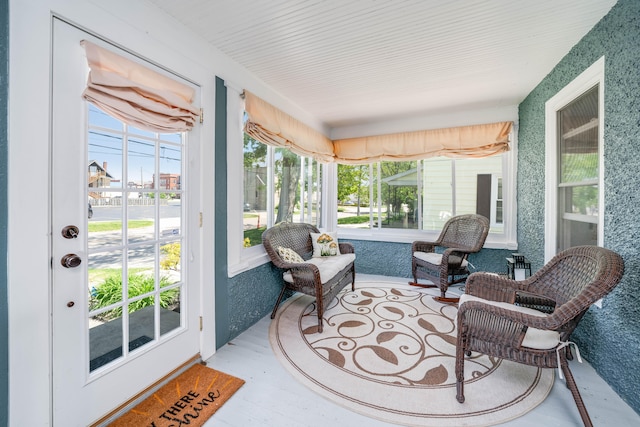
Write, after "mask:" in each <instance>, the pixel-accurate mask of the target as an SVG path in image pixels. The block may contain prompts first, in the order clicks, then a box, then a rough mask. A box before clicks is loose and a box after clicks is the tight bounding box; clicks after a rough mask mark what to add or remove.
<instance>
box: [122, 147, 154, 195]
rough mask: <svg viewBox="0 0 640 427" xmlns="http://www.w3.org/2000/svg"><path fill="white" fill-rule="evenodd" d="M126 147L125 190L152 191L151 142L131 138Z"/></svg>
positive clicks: (152, 151)
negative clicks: (126, 178)
mask: <svg viewBox="0 0 640 427" xmlns="http://www.w3.org/2000/svg"><path fill="white" fill-rule="evenodd" d="M127 146H128V148H127V162H128V166H129V167H128V169H127V172H128V174H127V177H128V180H127V188H129V189H134V188H138V189H153V188H154V185H153V184H154V182H153V179H154V177H155V173H156V162H155V151H156V150H155V147H154V143H153V141H150V140H147V139H142V138H139V137H133V136H132V137H130V138H128V140H127Z"/></svg>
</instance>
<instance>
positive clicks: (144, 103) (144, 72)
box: [80, 40, 200, 133]
mask: <svg viewBox="0 0 640 427" xmlns="http://www.w3.org/2000/svg"><path fill="white" fill-rule="evenodd" d="M80 44H81V45H82V46H83V47H84V49H85V51H86V54H87V62H88V64H89V68H90V72H89V79H88V82H87V88H86V89H85V91H84V93H83V97H84V98H85V99H86V100H88V101H91V102H93V103H94V104H95V105H96V106H98V107H99V108H100V109H102V110H104V111H105V112H107V113H108V114H110V115H112V116H114V117H116V118H118V119H119V120H122V121H123V122H125V123H127V124H129V125H132V126H135V127H137V128H140V129H145V130H149V131H152V132H161V133H175V132H184V131H188V130H190V129H191V128H192V127H193V125H194V124H195V122H196V120H197V118H198V116H199V114H200V112H199V109H198V108H196V107H194V106H193V105H192V102H193V99H194V94H195V92H194V90H193V88H191V87H189V86H187V85H184V84H182V83H180V82H177V81H176V80H173V79H171V78H170V77H167V76H165V75H162V74H160V73H158V72H156V71H153V70H151V69H149V68H147V67H145V66H143V65H141V64H138V63H136V62H134V61H131V60H129V59H127V58H124V57H122V56H120V55H118V54H116V53H114V52H111V51H109V50H107V49H103V48H101V47H99V46H96V45H95V44H93V43H91V42H89V41H86V40H83V41H82V42H80Z"/></svg>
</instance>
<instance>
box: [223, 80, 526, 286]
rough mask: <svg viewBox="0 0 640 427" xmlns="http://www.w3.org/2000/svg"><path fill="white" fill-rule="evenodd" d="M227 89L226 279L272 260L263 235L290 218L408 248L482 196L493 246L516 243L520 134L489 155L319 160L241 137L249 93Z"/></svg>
mask: <svg viewBox="0 0 640 427" xmlns="http://www.w3.org/2000/svg"><path fill="white" fill-rule="evenodd" d="M225 85H226V88H227V109H226V111H227V112H228V113H229V114H228V115H227V158H226V162H227V164H228V165H229V167H228V169H227V201H226V202H227V206H226V209H227V213H228V214H227V235H226V237H227V242H226V243H227V245H226V247H227V267H228V270H227V273H228V275H229V276H230V277H233V276H235V275H237V274H239V273H241V272H243V271H247V270H249V269H251V268H254V267H256V266H258V265H261V264H264V263H266V262H268V261H269V258H268V257H267V255H266V253H265V251H264V249H263V248H262V238H261V237H262V233H263V232H264V230H266V229H267V228H268V227H271V226H272V225H273V224H275V223H277V222H278V221H280V220H282V219H284V218H286V219H287V220H291V221H294V222H302V221H304V222H308V223H312V224H315V225H316V226H317V227H318V228H321V229H327V230H333V229H334V228H335V227H336V225H337V227H339V235H340V237H341V238H345V239H361V240H377V241H388V242H403V243H410V242H412V241H413V240H417V239H418V238H425V236H426V235H427V234H433V235H436V236H437V234H438V233H439V232H440V230H441V228H442V225H443V224H444V223H445V222H446V220H447V219H448V218H449V217H450V216H452V215H457V214H463V213H472V212H477V209H478V206H477V201H478V199H479V197H482V200H483V203H485V205H486V206H487V209H486V212H487V215H488V216H490V217H491V221H492V226H491V233H490V235H489V237H488V239H487V246H488V247H491V248H507V249H515V248H516V247H517V246H516V243H515V242H516V239H515V229H516V227H515V225H516V216H515V213H516V210H515V197H512V195H514V194H515V159H516V155H517V144H516V142H515V140H516V135H517V131H513V133H512V135H511V138H510V139H511V141H512V143H511V151H509V152H506V153H503V154H500V155H496V156H492V157H489V158H484V159H450V158H432V159H427V160H420V161H408V162H391V161H389V162H386V161H385V162H379V163H372V164H363V165H344V164H336V163H326V164H322V163H319V162H318V161H316V160H314V159H312V158H309V157H301V156H298V155H295V154H292V153H291V152H289V151H288V150H285V149H282V148H274V147H272V146H267V145H264V144H262V143H261V142H259V141H257V140H255V139H253V138H251V137H250V136H248V135H245V134H244V132H243V127H244V126H243V125H244V122H245V120H246V117H245V113H244V102H243V101H242V98H241V96H240V95H241V93H243V89H241V88H238V87H234V86H233V85H232V84H230V83H229V82H226V83H225ZM234 112H235V113H234ZM241 141H242V143H241ZM234 165H243V167H234ZM480 175H488V176H489V177H490V179H489V181H487V184H486V185H480V186H479V185H478V177H479V176H480ZM478 188H480V189H481V190H482V191H480V193H478ZM478 194H481V196H479V195H478ZM425 231H427V232H428V233H425Z"/></svg>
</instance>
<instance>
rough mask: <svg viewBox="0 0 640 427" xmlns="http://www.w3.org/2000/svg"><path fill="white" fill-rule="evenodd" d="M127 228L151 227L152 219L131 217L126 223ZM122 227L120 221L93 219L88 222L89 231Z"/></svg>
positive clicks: (115, 229)
mask: <svg viewBox="0 0 640 427" xmlns="http://www.w3.org/2000/svg"><path fill="white" fill-rule="evenodd" d="M128 225H129V228H143V227H151V226H152V225H153V221H151V220H148V219H132V220H130V221H129V223H128ZM120 229H122V221H95V222H89V233H91V232H95V231H117V230H120Z"/></svg>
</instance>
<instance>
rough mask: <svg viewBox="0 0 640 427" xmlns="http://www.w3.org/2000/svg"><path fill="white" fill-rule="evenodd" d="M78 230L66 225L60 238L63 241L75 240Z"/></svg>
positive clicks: (73, 226)
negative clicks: (63, 239) (62, 238)
mask: <svg viewBox="0 0 640 427" xmlns="http://www.w3.org/2000/svg"><path fill="white" fill-rule="evenodd" d="M79 232H80V230H79V229H78V227H76V226H75V225H67V226H66V227H64V228H63V229H62V237H64V238H65V239H76V238H77V237H78V233H79Z"/></svg>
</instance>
